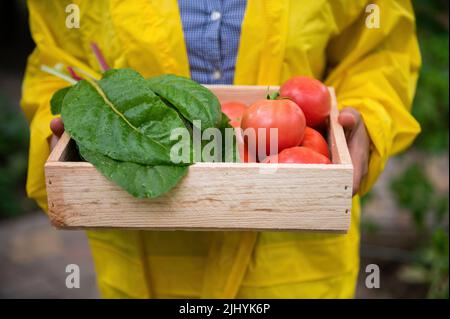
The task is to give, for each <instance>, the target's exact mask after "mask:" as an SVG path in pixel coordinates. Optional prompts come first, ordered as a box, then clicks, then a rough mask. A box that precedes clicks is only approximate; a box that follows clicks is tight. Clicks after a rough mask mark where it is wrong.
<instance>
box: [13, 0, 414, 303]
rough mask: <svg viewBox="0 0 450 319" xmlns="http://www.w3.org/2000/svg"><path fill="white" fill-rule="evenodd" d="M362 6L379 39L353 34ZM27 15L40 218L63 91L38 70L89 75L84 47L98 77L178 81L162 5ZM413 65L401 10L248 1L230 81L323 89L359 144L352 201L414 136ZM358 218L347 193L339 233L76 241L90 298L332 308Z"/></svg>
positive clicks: (177, 31)
mask: <svg viewBox="0 0 450 319" xmlns="http://www.w3.org/2000/svg"><path fill="white" fill-rule="evenodd" d="M69 3H76V4H78V5H79V8H80V12H81V19H80V28H79V29H77V28H74V29H68V28H67V27H66V26H65V21H66V17H67V15H68V13H66V12H65V8H66V6H67V5H68V4H69ZM368 3H376V4H377V5H378V7H379V13H380V21H379V23H380V25H379V26H380V27H379V28H369V27H367V25H366V19H367V17H368V16H369V15H370V14H371V12H366V10H365V9H366V5H367V4H368ZM28 6H29V10H30V22H31V32H32V35H33V38H34V41H35V42H36V49H35V50H34V52H33V53H32V54H31V56H30V57H29V60H28V66H27V70H26V75H25V79H24V83H23V98H22V102H21V104H22V108H23V110H24V112H25V114H26V117H27V118H28V120H29V122H30V128H31V142H30V143H31V144H30V161H29V171H28V182H27V192H28V195H29V196H30V197H32V198H34V199H36V200H37V202H38V203H39V205H40V206H41V207H42V208H43V209H44V210H46V209H47V202H46V192H45V184H44V170H43V167H44V162H45V160H46V158H47V156H48V155H49V145H48V139H49V137H50V136H51V132H50V129H49V122H50V120H51V119H52V115H51V114H50V108H49V100H50V97H51V95H52V93H53V92H54V91H55V90H56V89H58V88H60V87H63V86H66V85H67V83H64V82H63V81H62V80H60V79H58V78H56V77H54V76H51V75H48V74H45V73H43V72H41V71H40V70H39V66H40V65H41V64H47V65H55V64H56V63H58V62H62V63H64V64H66V65H72V66H76V67H79V68H82V69H84V70H85V71H87V72H91V73H97V74H98V73H99V66H98V64H97V63H96V60H95V58H94V56H93V54H92V52H91V49H90V47H89V44H90V42H91V41H93V42H96V43H97V44H98V45H99V47H100V48H101V49H102V51H103V52H104V55H105V56H106V60H107V62H108V64H109V65H110V66H111V67H114V68H122V67H131V68H134V69H136V70H137V71H139V72H140V73H142V74H143V75H144V76H152V75H157V74H161V73H175V74H179V75H184V76H189V65H188V60H187V54H186V48H185V43H184V39H183V32H182V25H181V21H180V17H179V12H178V6H177V1H176V0H165V1H161V0H135V1H120V0H110V1H106V0H105V1H101V0H99V1H74V0H70V1H60V0H58V1H57V0H54V1H51V0H47V1H39V0H30V1H29V2H28ZM369 18H370V17H369ZM369 23H370V21H369ZM419 66H420V54H419V50H418V45H417V39H416V35H415V19H414V14H413V10H412V7H411V4H410V2H409V1H392V0H386V1H382V0H380V1H373V0H372V1H356V0H349V1H345V0H333V1H322V0H319V1H318V0H305V1H297V0H265V1H262V0H249V1H248V3H247V8H246V13H245V17H244V20H243V24H242V33H241V41H240V47H239V52H238V57H237V64H236V73H235V79H234V82H235V84H259V85H267V84H272V85H275V84H280V83H282V82H283V81H285V80H286V79H288V78H290V77H291V76H294V75H301V74H304V75H309V76H314V77H316V78H319V79H323V80H324V81H326V84H328V85H332V86H334V87H335V88H336V92H337V97H338V102H339V107H343V106H347V105H348V106H353V107H354V108H356V109H358V110H359V111H360V112H361V114H362V117H363V118H364V122H365V124H366V126H367V130H368V132H369V135H370V138H371V141H372V146H371V155H370V164H369V173H368V176H367V177H366V179H365V180H364V182H363V185H362V189H361V193H364V192H366V191H367V190H369V189H370V187H371V186H372V185H373V184H374V182H375V181H376V179H377V177H378V175H379V174H380V172H381V171H382V170H383V168H384V165H385V163H386V160H387V159H388V157H389V156H391V155H393V154H395V153H397V152H399V151H402V150H404V149H405V148H406V147H408V146H409V145H410V144H411V142H412V141H413V140H414V138H415V136H416V135H417V134H418V133H419V131H420V127H419V125H418V123H417V122H416V121H415V120H414V118H413V117H412V116H411V115H410V108H411V101H412V99H413V95H414V91H415V85H416V80H417V74H418V69H419ZM274 205H276V203H274ZM359 216H360V206H359V197H358V196H355V197H354V200H353V211H352V221H351V228H350V231H349V232H348V234H345V235H343V234H323V233H286V232H260V233H254V232H225V233H224V232H216V233H213V232H156V231H151V232H150V231H115V230H105V231H90V232H88V237H89V240H90V245H91V249H92V254H93V259H94V262H95V267H96V270H97V277H98V284H99V287H100V291H101V294H102V296H103V297H133V298H134V297H136V298H149V297H150V298H158V297H169V298H170V297H188V298H197V297H210V298H216V297H240V298H247V297H256V298H258V297H269V298H277V297H285V298H301V297H338V298H339V297H344V298H346V297H352V296H353V295H354V290H355V283H356V278H357V273H358V268H359V257H358V255H359V254H358V250H359Z"/></svg>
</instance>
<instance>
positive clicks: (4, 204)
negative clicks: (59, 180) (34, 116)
mask: <svg viewBox="0 0 450 319" xmlns="http://www.w3.org/2000/svg"><path fill="white" fill-rule="evenodd" d="M0 109H1V112H0V218H6V217H14V216H18V215H20V214H22V213H24V212H27V211H30V210H32V209H34V208H35V206H34V203H33V202H32V201H30V200H28V199H27V198H26V196H25V187H24V185H25V179H26V171H27V153H28V136H29V132H28V125H27V123H26V120H25V118H24V117H23V115H22V114H21V112H19V111H18V110H16V109H14V106H13V105H11V104H10V103H9V102H8V100H7V99H6V97H4V96H3V95H1V94H0Z"/></svg>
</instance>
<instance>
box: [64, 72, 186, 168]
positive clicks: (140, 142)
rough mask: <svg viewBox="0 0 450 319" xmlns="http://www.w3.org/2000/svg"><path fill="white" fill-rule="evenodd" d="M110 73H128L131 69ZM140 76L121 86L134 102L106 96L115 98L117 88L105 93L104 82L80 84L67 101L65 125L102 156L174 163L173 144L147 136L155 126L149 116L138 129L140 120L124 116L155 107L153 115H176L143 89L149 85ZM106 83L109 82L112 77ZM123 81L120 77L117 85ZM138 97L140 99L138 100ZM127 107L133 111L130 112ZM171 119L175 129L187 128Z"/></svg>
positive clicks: (86, 146)
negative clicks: (172, 159)
mask: <svg viewBox="0 0 450 319" xmlns="http://www.w3.org/2000/svg"><path fill="white" fill-rule="evenodd" d="M108 72H119V73H123V72H126V73H128V70H112V71H108ZM136 75H138V76H139V77H140V78H139V77H135V78H134V79H133V81H130V82H128V86H126V87H120V85H117V86H118V89H122V90H126V91H125V92H126V93H128V92H129V94H130V95H129V96H130V97H131V99H127V98H126V97H124V98H123V99H122V100H120V99H116V100H115V101H116V102H119V104H115V103H113V102H112V101H110V100H109V99H108V98H107V96H106V95H107V94H108V95H112V96H113V97H115V96H114V93H113V92H112V90H113V89H117V88H115V87H114V85H113V84H111V83H109V84H108V85H109V86H108V85H106V87H107V88H108V91H106V92H105V91H103V90H102V88H101V85H102V84H103V83H101V82H102V81H103V80H100V81H99V84H98V85H97V84H96V83H94V82H91V83H88V82H87V81H85V80H83V81H80V82H78V83H77V84H76V85H75V86H74V87H73V88H72V89H71V90H70V91H69V92H68V93H67V94H66V96H65V98H64V106H63V108H62V112H61V115H62V118H63V121H64V126H65V128H66V130H67V131H68V132H69V134H70V135H71V137H72V138H73V139H74V140H75V141H76V142H77V143H79V144H81V145H83V146H84V147H85V148H87V149H89V150H90V151H94V152H98V153H102V154H104V155H107V156H109V157H111V158H113V159H115V160H119V161H131V162H135V163H140V164H147V165H158V164H171V162H170V156H169V151H170V146H171V145H170V144H169V143H164V144H163V142H164V139H163V140H160V139H159V138H155V136H153V135H152V134H148V135H147V133H151V132H152V130H151V125H152V124H154V122H152V121H151V120H146V119H149V116H148V115H147V116H143V117H144V120H142V121H141V123H140V125H139V127H136V126H135V125H137V124H138V121H137V120H136V118H137V117H136V116H135V117H131V118H129V117H127V116H126V115H125V113H123V112H125V111H129V110H130V109H131V108H135V109H137V108H145V107H149V108H150V107H153V106H155V105H156V106H155V109H156V112H153V113H157V112H158V111H160V113H161V114H163V116H164V115H165V114H169V113H170V112H173V110H171V109H170V108H169V107H167V106H162V105H161V106H160V105H158V104H157V103H155V101H154V98H155V96H154V95H153V96H151V95H150V94H153V93H152V92H151V91H150V90H149V89H148V87H146V86H145V85H144V86H142V82H144V83H145V80H144V78H142V77H141V76H140V75H139V74H137V73H136ZM106 80H107V81H108V78H106ZM119 81H120V77H118V79H117V81H116V82H119ZM107 83H108V82H107ZM147 92H148V95H147V96H146V93H147ZM136 96H138V97H139V98H135V97H136ZM156 98H157V97H156ZM152 99H153V100H152ZM161 103H162V102H161ZM146 104H148V106H147V105H146ZM126 107H129V109H128V110H126ZM163 107H164V108H165V110H164V109H163ZM164 111H166V112H164ZM130 113H132V112H130ZM175 115H176V113H175ZM169 120H172V122H173V123H172V124H171V126H172V127H176V126H175V125H177V124H178V127H184V124H183V122H182V121H181V119H180V118H178V121H174V120H173V118H169V119H168V121H169ZM143 132H145V134H144V133H143ZM172 143H175V141H172Z"/></svg>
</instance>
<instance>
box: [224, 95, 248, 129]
mask: <svg viewBox="0 0 450 319" xmlns="http://www.w3.org/2000/svg"><path fill="white" fill-rule="evenodd" d="M221 108H222V112H223V113H225V114H226V116H228V118H229V119H230V125H231V126H232V127H239V126H240V125H241V119H242V114H243V113H244V112H245V110H246V109H247V105H246V104H244V103H241V102H234V101H233V102H224V103H222V104H221Z"/></svg>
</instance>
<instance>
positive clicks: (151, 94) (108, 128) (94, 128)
mask: <svg viewBox="0 0 450 319" xmlns="http://www.w3.org/2000/svg"><path fill="white" fill-rule="evenodd" d="M51 110H52V113H53V114H58V113H61V117H62V119H63V121H64V125H65V129H66V130H67V131H68V133H69V134H70V136H71V137H72V138H73V139H74V140H75V141H76V143H77V146H78V149H79V151H80V155H81V156H82V157H83V158H84V159H85V160H87V161H89V162H90V163H92V164H93V165H94V166H95V167H96V168H97V170H98V171H99V172H101V173H102V174H103V175H105V176H106V177H107V178H108V179H110V180H112V181H113V182H115V183H116V184H118V185H119V186H121V187H122V188H124V189H125V190H126V191H127V192H129V193H130V194H132V195H133V196H135V197H140V198H143V197H148V198H154V197H158V196H161V195H163V194H165V193H166V192H168V191H169V190H170V189H172V188H173V187H174V186H175V185H176V184H177V183H178V182H179V181H180V180H181V178H182V177H183V176H184V175H185V174H186V173H187V170H188V165H189V164H192V162H193V147H192V145H191V146H190V147H188V149H189V151H190V152H191V153H190V157H189V158H190V159H191V162H190V163H179V164H175V163H173V162H172V161H171V160H170V153H171V150H172V148H173V146H174V145H175V144H177V146H179V145H180V144H178V143H179V142H180V141H179V140H173V141H172V140H171V139H170V137H171V133H172V132H173V130H174V129H178V128H182V129H186V128H187V129H188V131H189V134H190V135H191V137H192V134H193V133H192V132H193V130H192V124H193V123H192V122H193V121H194V120H201V125H202V131H204V130H205V129H207V128H214V127H215V128H219V129H220V130H221V132H222V137H225V129H226V128H231V126H230V125H229V124H228V118H227V117H226V115H225V114H223V113H222V112H221V111H220V104H219V101H218V100H217V98H216V97H215V96H214V94H213V93H212V92H210V91H209V90H208V89H206V88H205V87H203V86H201V85H200V84H197V83H196V82H194V81H191V80H189V79H186V78H182V77H178V76H174V75H163V76H160V77H155V78H151V79H149V80H145V79H144V78H143V77H142V76H141V75H140V74H139V73H137V72H135V71H133V70H131V69H117V70H109V71H107V72H105V73H104V74H103V78H102V79H101V80H100V81H98V82H94V81H92V80H90V79H86V80H82V81H79V82H78V83H77V84H75V85H73V86H71V87H68V88H64V89H61V90H59V91H57V92H56V93H55V94H54V96H53V97H52V100H51ZM205 144H206V143H205ZM221 144H222V145H220V146H221V147H219V149H220V151H221V155H222V160H224V161H230V162H237V161H239V155H238V149H237V146H236V140H235V139H234V141H233V143H229V145H226V144H225V139H224V138H222V141H221ZM231 147H232V149H230V148H231ZM219 158H220V157H219Z"/></svg>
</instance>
